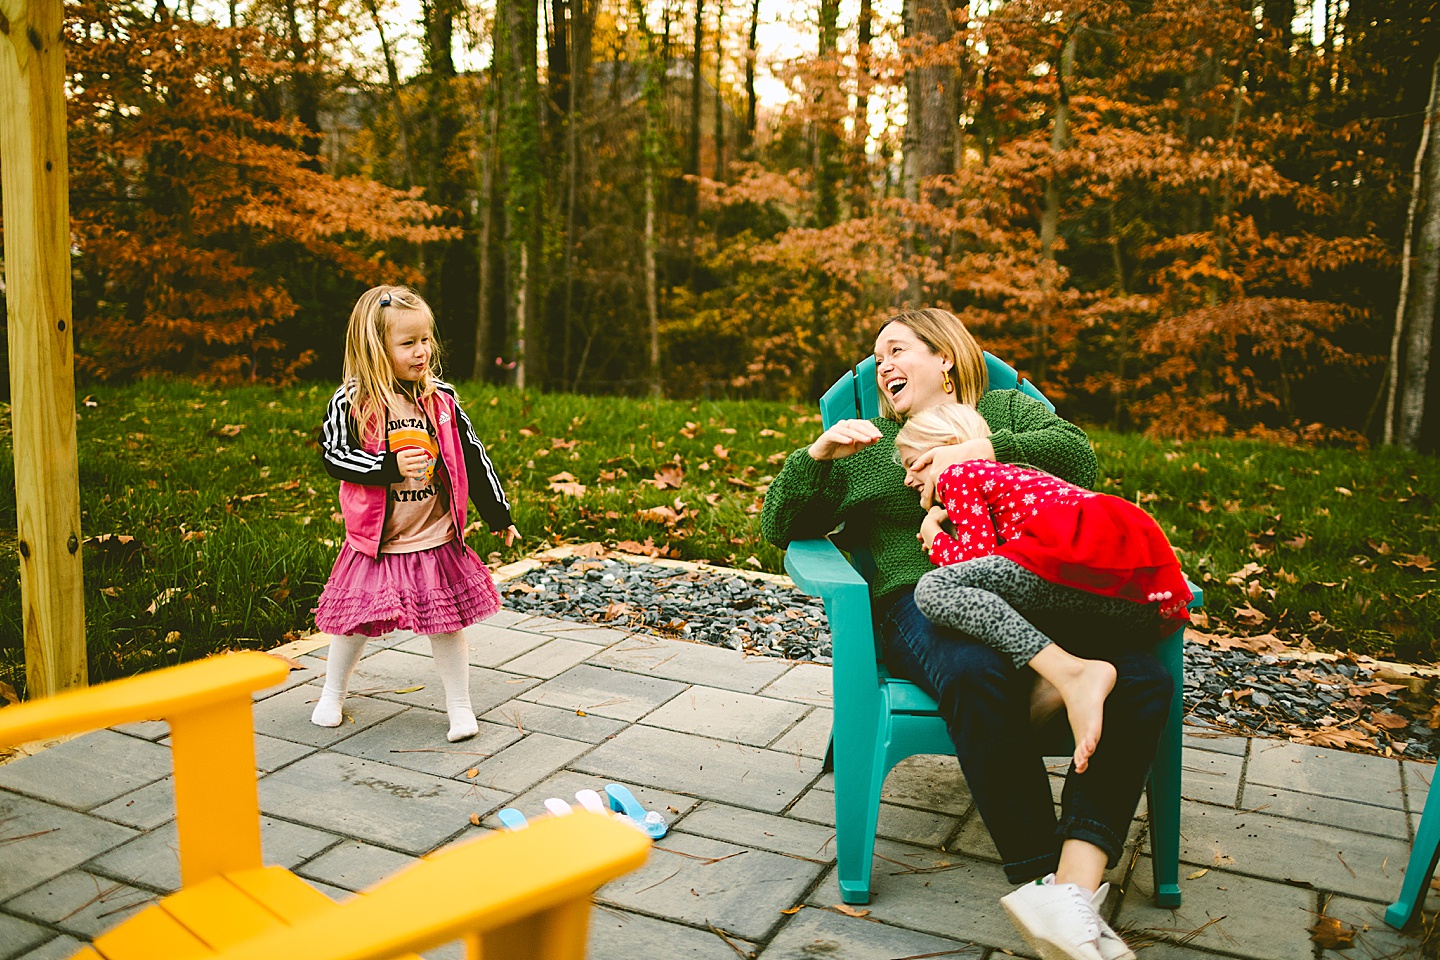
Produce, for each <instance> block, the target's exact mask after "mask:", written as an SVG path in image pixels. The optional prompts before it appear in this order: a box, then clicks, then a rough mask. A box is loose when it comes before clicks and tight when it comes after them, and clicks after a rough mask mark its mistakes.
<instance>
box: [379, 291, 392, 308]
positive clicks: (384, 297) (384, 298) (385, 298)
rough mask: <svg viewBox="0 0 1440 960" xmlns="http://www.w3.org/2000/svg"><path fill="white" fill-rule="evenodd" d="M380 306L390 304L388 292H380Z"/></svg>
mask: <svg viewBox="0 0 1440 960" xmlns="http://www.w3.org/2000/svg"><path fill="white" fill-rule="evenodd" d="M380 306H382V307H388V306H390V294H389V293H388V292H386V293H382V294H380Z"/></svg>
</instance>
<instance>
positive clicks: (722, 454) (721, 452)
mask: <svg viewBox="0 0 1440 960" xmlns="http://www.w3.org/2000/svg"><path fill="white" fill-rule="evenodd" d="M712 452H713V453H714V454H715V459H717V460H729V459H730V451H729V450H726V449H725V448H724V447H722V446H720V444H718V443H717V444H715V449H714V450H713V451H712Z"/></svg>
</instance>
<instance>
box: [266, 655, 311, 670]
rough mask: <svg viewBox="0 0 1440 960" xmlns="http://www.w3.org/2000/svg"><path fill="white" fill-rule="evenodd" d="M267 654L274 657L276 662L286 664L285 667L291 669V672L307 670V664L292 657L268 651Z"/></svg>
mask: <svg viewBox="0 0 1440 960" xmlns="http://www.w3.org/2000/svg"><path fill="white" fill-rule="evenodd" d="M265 652H266V653H268V654H269V655H270V656H272V657H274V658H275V659H276V660H279V661H280V662H281V663H283V664H285V666H287V667H289V668H290V669H291V670H304V669H305V664H303V663H301V662H300V661H299V660H296V659H294V658H292V657H287V656H285V655H284V654H280V653H276V652H275V651H273V650H266V651H265Z"/></svg>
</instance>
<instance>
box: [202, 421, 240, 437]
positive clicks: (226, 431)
mask: <svg viewBox="0 0 1440 960" xmlns="http://www.w3.org/2000/svg"><path fill="white" fill-rule="evenodd" d="M244 429H245V424H243V423H227V424H225V426H223V427H215V428H214V429H213V430H208V431H206V433H205V435H206V436H207V437H226V438H228V437H235V436H239V434H240V431H241V430H244Z"/></svg>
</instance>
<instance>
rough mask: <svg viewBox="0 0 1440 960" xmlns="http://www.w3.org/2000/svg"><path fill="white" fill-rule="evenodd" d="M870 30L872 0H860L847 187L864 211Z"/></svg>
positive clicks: (871, 83)
mask: <svg viewBox="0 0 1440 960" xmlns="http://www.w3.org/2000/svg"><path fill="white" fill-rule="evenodd" d="M874 31H875V4H874V0H860V17H859V21H858V23H857V24H856V31H855V34H856V36H855V41H856V46H855V117H854V129H853V132H852V134H851V137H850V152H851V164H850V191H851V194H852V195H853V197H854V200H853V203H854V205H855V206H858V207H859V208H861V209H862V210H864V211H865V213H868V212H869V206H870V169H869V168H870V165H869V163H867V162H866V159H865V145H866V144H867V143H869V141H870V90H871V89H872V88H873V87H874V86H875V67H874V65H873V64H872V62H871V60H870V46H871V44H872V43H873V42H874V39H875V33H874ZM865 213H862V214H861V216H864V215H865Z"/></svg>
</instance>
